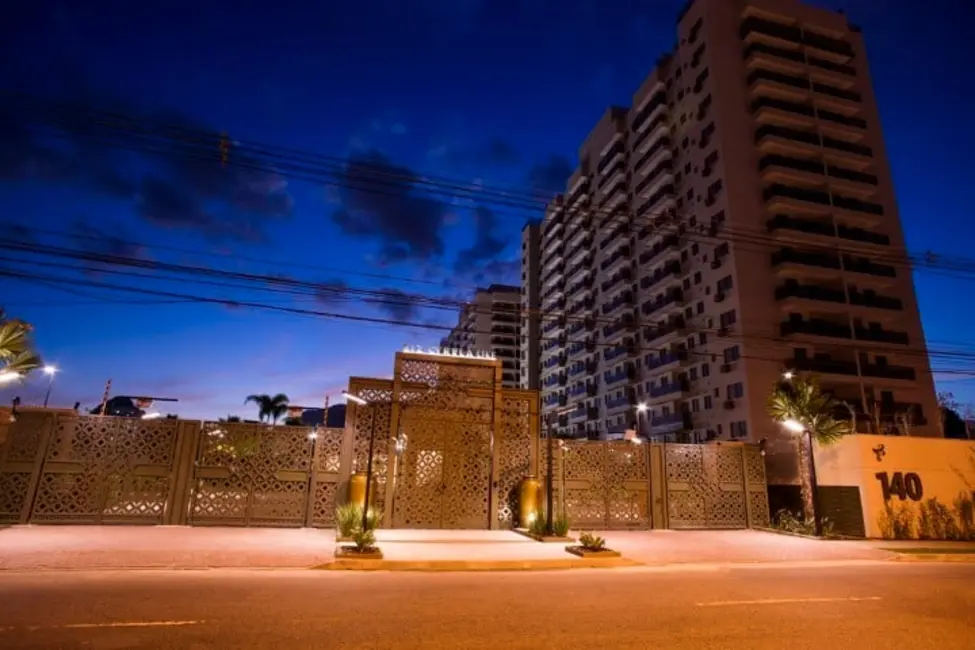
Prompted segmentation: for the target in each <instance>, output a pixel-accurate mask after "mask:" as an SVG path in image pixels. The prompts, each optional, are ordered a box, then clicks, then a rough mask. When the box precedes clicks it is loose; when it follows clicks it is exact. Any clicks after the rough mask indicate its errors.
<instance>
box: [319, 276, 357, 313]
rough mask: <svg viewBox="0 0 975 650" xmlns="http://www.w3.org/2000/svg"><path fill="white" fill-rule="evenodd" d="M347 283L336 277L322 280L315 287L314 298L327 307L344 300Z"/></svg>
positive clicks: (347, 287)
mask: <svg viewBox="0 0 975 650" xmlns="http://www.w3.org/2000/svg"><path fill="white" fill-rule="evenodd" d="M348 289H349V285H348V284H346V282H345V281H344V280H340V279H338V278H336V279H333V280H328V281H326V282H322V283H320V284H318V285H317V286H316V287H315V300H317V301H318V302H320V303H321V304H323V305H325V306H327V307H333V306H335V305H336V304H338V303H340V302H343V301H345V299H346V296H345V293H346V291H348Z"/></svg>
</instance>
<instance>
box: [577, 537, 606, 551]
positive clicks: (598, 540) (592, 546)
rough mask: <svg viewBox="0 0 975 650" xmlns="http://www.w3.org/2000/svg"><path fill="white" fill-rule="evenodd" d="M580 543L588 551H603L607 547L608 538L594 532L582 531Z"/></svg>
mask: <svg viewBox="0 0 975 650" xmlns="http://www.w3.org/2000/svg"><path fill="white" fill-rule="evenodd" d="M579 543H580V544H581V545H582V548H584V549H586V550H587V551H601V550H603V548H605V547H606V540H605V539H603V538H602V537H598V536H596V535H593V534H592V533H582V534H581V535H579Z"/></svg>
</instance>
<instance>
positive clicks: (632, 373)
mask: <svg viewBox="0 0 975 650" xmlns="http://www.w3.org/2000/svg"><path fill="white" fill-rule="evenodd" d="M633 379H636V368H634V366H633V364H631V363H627V364H625V365H624V366H622V367H620V368H618V369H616V370H615V371H613V370H607V371H605V372H604V373H603V383H604V384H605V385H606V386H615V385H616V384H619V383H620V382H624V381H631V380H633Z"/></svg>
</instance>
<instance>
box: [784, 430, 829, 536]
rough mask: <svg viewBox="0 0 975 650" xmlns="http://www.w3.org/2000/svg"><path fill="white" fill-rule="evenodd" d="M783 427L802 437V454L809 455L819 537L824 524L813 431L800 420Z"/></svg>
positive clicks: (810, 482) (813, 516)
mask: <svg viewBox="0 0 975 650" xmlns="http://www.w3.org/2000/svg"><path fill="white" fill-rule="evenodd" d="M782 426H783V427H785V428H786V430H788V431H791V432H792V433H795V434H798V435H800V436H802V438H801V439H800V440H801V445H802V447H803V449H802V450H801V452H800V453H802V454H807V453H808V454H809V456H808V458H809V491H810V492H811V496H812V513H810V514H812V518H813V526H814V529H815V531H816V536H817V537H822V535H823V522H822V521H821V520H820V518H819V482H818V481H817V480H816V454H815V453H814V452H813V444H812V431H810V430H809V427H807V426H806V425H804V424H803V423H802V422H800V421H798V420H793V419H789V420H783V421H782Z"/></svg>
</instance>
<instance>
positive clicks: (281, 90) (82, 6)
mask: <svg viewBox="0 0 975 650" xmlns="http://www.w3.org/2000/svg"><path fill="white" fill-rule="evenodd" d="M18 4H21V3H18ZM28 4H29V6H26V7H25V6H21V7H19V8H16V9H14V10H13V17H12V18H10V17H8V18H5V20H4V25H3V26H2V27H0V41H2V42H3V45H2V46H0V47H2V48H3V49H2V50H0V51H2V53H3V58H2V63H0V66H2V67H0V72H2V74H0V78H2V79H3V80H4V81H3V82H2V83H0V86H2V87H3V89H5V90H7V89H11V88H16V89H19V90H26V91H29V92H31V93H43V94H47V95H53V96H57V97H61V98H64V99H66V100H68V101H71V102H72V103H77V104H86V105H95V106H97V107H100V108H104V109H108V110H117V111H120V112H125V113H126V114H139V115H147V116H150V117H151V118H152V119H157V120H166V121H167V122H169V123H172V122H179V123H181V124H189V125H192V126H193V127H194V128H201V129H202V128H206V129H208V130H209V129H213V130H215V131H225V132H227V133H228V134H230V136H231V137H232V138H235V139H239V140H241V141H245V142H246V141H256V142H261V143H266V144H270V145H274V146H277V147H291V148H295V149H300V150H303V151H309V152H315V153H320V154H324V155H329V156H336V157H339V156H341V157H345V156H351V157H352V158H353V159H361V158H366V159H368V160H370V161H372V162H379V163H381V164H385V165H389V166H390V168H391V169H394V170H397V171H398V173H400V174H407V175H409V174H412V175H413V176H414V177H415V178H420V177H423V176H431V175H432V176H438V177H448V178H451V179H456V180H457V181H458V182H460V183H463V184H470V185H472V186H475V187H476V186H478V185H480V184H485V185H489V186H506V187H511V188H514V189H515V190H516V191H517V192H518V193H520V194H521V193H527V192H530V191H532V189H533V188H534V189H537V190H546V189H548V188H550V187H552V186H553V184H557V183H558V182H559V181H560V179H562V178H564V176H565V175H566V173H567V171H568V170H569V169H570V166H571V165H574V163H575V152H576V148H577V146H578V144H579V143H580V142H581V141H582V138H583V137H584V136H585V135H586V133H587V132H588V130H589V129H590V128H591V127H592V126H593V124H594V123H595V122H596V120H597V119H598V118H599V116H600V115H601V113H602V112H603V110H604V109H605V108H606V106H608V105H609V104H612V103H618V104H625V103H628V99H629V97H630V96H631V94H632V92H633V91H634V90H635V89H636V88H637V86H638V85H639V84H640V82H641V81H642V79H643V78H644V76H645V75H646V74H647V72H648V71H649V70H650V68H651V67H652V66H653V63H654V61H655V59H656V58H657V56H658V55H659V54H661V53H662V52H664V51H666V50H668V49H669V48H670V47H671V46H672V44H673V41H674V34H675V31H674V29H675V27H674V24H675V23H674V20H675V17H676V14H677V11H678V10H679V9H680V7H681V5H682V4H683V0H673V1H659V2H651V1H645V2H623V1H622V0H604V1H602V2H596V1H595V0H566V1H564V2H558V3H544V2H540V1H539V2H535V1H529V0H520V1H514V0H491V1H490V2H488V1H487V0H452V1H449V2H448V1H447V0H444V1H442V2H439V1H437V0H415V1H413V2H401V1H399V0H360V1H359V2H355V3H321V2H281V3H267V2H260V3H257V2H253V1H250V0H246V1H238V2H232V3H231V2H223V1H222V0H221V1H217V0H214V1H212V2H203V3H199V2H197V3H189V2H165V3H159V2H154V1H150V2H143V3H131V2H107V1H97V0H89V1H87V2H60V3H49V2H34V3H28ZM821 4H822V5H824V6H828V7H832V8H837V7H841V6H842V7H843V8H845V10H846V12H847V14H848V15H849V16H850V18H851V20H852V21H853V22H856V23H858V24H860V25H861V26H862V27H863V30H864V33H865V36H866V40H867V46H868V50H869V51H868V53H869V57H870V62H871V65H872V72H873V78H874V83H875V87H876V92H877V95H878V99H879V103H880V108H881V115H882V119H883V124H884V129H885V133H886V138H887V147H888V151H889V154H890V158H891V163H892V166H893V171H894V179H895V182H896V188H897V194H898V198H899V202H900V207H901V213H902V218H903V220H904V225H905V230H906V233H907V240H908V244H909V247H910V249H911V251H912V252H915V253H920V252H923V251H926V250H933V251H937V252H939V253H943V254H946V255H955V256H970V255H972V253H971V251H970V248H971V246H970V242H971V241H972V239H971V234H972V226H971V220H970V214H971V212H970V205H971V201H970V197H969V192H970V190H969V187H968V185H969V182H970V180H971V179H972V178H973V177H975V164H973V162H972V158H971V153H970V152H971V151H972V150H975V136H973V130H972V129H971V128H970V119H971V116H972V115H975V100H973V94H972V93H973V90H972V84H971V75H970V69H969V68H968V67H967V65H966V63H965V61H966V60H968V59H970V58H971V55H972V50H973V48H972V47H971V46H970V44H969V43H970V40H971V39H970V37H969V35H968V34H966V33H965V32H966V30H967V29H968V26H969V25H970V24H971V22H970V16H968V15H964V14H963V12H966V11H968V10H967V9H966V8H965V7H964V3H960V2H951V1H948V0H937V1H933V2H927V3H925V4H924V9H925V11H924V12H923V13H919V12H917V10H916V7H917V4H916V3H910V2H906V1H905V0H886V1H885V2H882V3H881V2H871V1H868V0H854V1H850V2H844V3H837V2H827V3H821ZM9 11H10V10H9V9H8V13H9ZM0 117H4V120H5V123H4V124H2V125H0V136H3V137H2V138H0V208H2V212H0V215H2V218H3V219H4V220H5V221H7V222H14V223H21V224H24V225H27V226H29V227H31V228H35V229H36V228H42V229H46V230H51V231H57V232H69V233H75V234H76V235H77V234H81V235H83V236H82V237H81V238H79V237H74V238H72V237H64V236H55V235H38V233H36V232H35V233H33V236H34V237H35V239H37V240H38V241H41V242H43V243H56V244H59V245H63V246H72V247H87V248H91V247H95V248H97V249H98V250H102V251H108V252H112V253H122V254H126V255H136V256H139V257H144V258H146V259H150V260H155V261H164V262H176V263H182V264H193V265H206V266H211V267H214V268H221V269H228V270H233V271H246V272H252V273H259V274H284V275H288V276H290V277H293V278H297V279H301V280H308V281H313V282H329V283H336V282H338V281H342V282H344V283H345V284H346V285H347V286H352V287H361V288H371V289H398V290H401V291H403V292H408V293H423V294H426V295H431V296H441V297H449V298H455V297H458V296H462V295H464V294H468V293H469V292H470V291H471V290H472V289H473V288H474V287H475V286H476V285H478V284H486V283H489V282H492V281H516V280H517V275H518V274H517V271H516V269H517V263H516V262H517V259H518V247H519V236H518V233H519V231H520V228H521V226H522V224H523V223H524V221H525V219H526V218H529V217H532V216H536V215H534V214H533V213H532V212H531V211H528V210H526V209H523V208H517V207H516V208H512V207H503V206H502V207H499V206H493V205H477V204H472V203H471V202H469V201H447V202H437V201H430V200H427V199H423V198H422V197H418V195H417V193H416V192H415V191H411V190H412V188H411V185H410V184H409V182H403V183H401V184H399V185H397V186H396V187H394V188H392V191H391V193H390V194H389V195H386V196H383V197H378V198H377V196H375V195H372V196H369V195H363V194H362V193H354V192H349V191H348V190H343V189H340V188H329V187H326V186H324V185H322V184H315V183H310V182H307V181H306V180H300V179H296V178H294V177H289V175H288V174H273V173H270V172H269V171H258V172H251V173H244V172H240V171H236V172H226V171H225V170H224V171H223V173H222V174H221V173H220V172H219V171H218V170H215V169H213V168H212V166H206V165H200V164H199V163H197V164H194V163H193V161H187V160H182V161H180V160H178V159H175V160H174V159H154V158H151V157H146V156H143V155H139V154H135V153H131V152H128V153H126V152H122V151H117V150H116V151H113V150H110V149H108V150H106V149H104V148H103V147H101V146H99V145H98V143H93V142H91V141H90V138H86V137H85V133H84V131H83V130H82V129H75V130H74V131H73V132H72V134H71V137H69V138H67V139H66V140H65V139H62V140H59V141H56V142H54V141H51V140H49V139H48V140H45V139H44V138H43V137H40V136H37V135H36V133H34V134H32V135H30V136H29V137H24V135H23V134H24V132H23V131H22V130H19V128H20V127H21V126H23V125H21V124H11V121H12V120H13V118H10V117H9V116H5V115H3V114H2V112H0ZM15 135H16V136H17V137H15ZM232 155H233V154H232ZM479 208H480V209H479ZM484 208H488V209H487V210H485V209H484ZM404 223H408V224H409V225H408V227H407V226H405V225H404ZM99 233H103V234H109V235H114V236H115V237H117V238H121V239H125V240H134V241H138V242H142V243H144V244H148V245H149V246H146V247H142V248H138V247H131V246H125V245H121V244H119V243H118V242H117V241H114V240H112V239H110V238H109V239H102V241H101V242H100V243H99V242H95V241H93V240H91V239H85V238H84V237H85V236H91V235H93V234H94V235H95V236H100V235H99ZM172 248H179V249H183V250H182V251H174V250H172ZM186 251H194V252H193V253H190V252H186ZM0 264H4V265H5V266H6V265H8V264H10V263H9V262H0ZM316 267H318V268H316ZM16 268H19V269H26V268H36V267H28V266H24V265H22V264H19V265H16ZM44 272H45V273H54V274H61V275H65V274H67V272H64V271H57V270H54V271H52V270H50V269H47V270H44ZM356 273H374V274H384V275H388V276H390V278H382V279H380V278H373V277H365V276H362V275H355V274H356ZM76 277H78V278H79V279H80V280H82V281H84V282H93V281H94V282H98V281H105V282H109V281H111V282H120V283H125V284H138V286H142V287H145V288H149V289H154V290H166V291H177V292H186V293H193V294H198V295H208V296H219V297H230V298H233V299H236V300H254V301H262V302H272V303H274V304H279V305H292V306H299V307H305V308H309V309H324V310H328V311H341V312H347V313H356V314H364V315H373V316H380V317H388V316H390V315H391V316H395V317H402V316H408V317H410V318H411V319H416V320H419V321H422V322H427V323H449V322H450V321H451V320H452V318H453V315H452V314H450V313H448V312H444V311H438V310H425V311H420V312H415V313H403V311H404V310H402V309H395V308H389V307H385V308H384V307H382V306H375V305H361V304H358V303H349V302H344V303H343V302H341V301H340V302H336V301H334V300H326V301H322V300H316V299H315V298H314V297H310V296H309V297H301V298H285V297H283V296H281V295H278V294H273V293H263V292H259V291H241V290H228V289H219V288H214V287H205V286H199V285H192V284H182V283H180V284H177V283H174V282H162V281H158V280H138V281H136V282H133V281H132V280H131V279H128V278H119V277H109V276H106V275H105V274H94V273H92V272H88V273H86V274H84V275H78V276H76ZM393 278H395V279H393ZM916 283H917V287H918V292H919V295H920V301H921V309H922V313H923V319H924V325H925V330H926V334H927V337H928V339H929V345H930V347H932V348H936V349H938V350H945V349H950V348H956V347H960V346H966V345H968V346H970V345H971V344H970V343H969V341H970V339H971V335H970V333H969V332H970V330H969V328H968V326H967V323H969V322H971V320H972V319H973V318H975V308H973V306H972V304H971V301H968V300H964V299H963V297H964V296H967V295H968V293H969V291H970V287H971V282H970V281H967V280H963V279H953V278H950V277H946V276H944V275H936V274H933V273H931V272H929V271H925V272H920V273H918V274H916ZM0 291H2V293H0V296H2V300H3V303H4V304H5V305H6V307H7V309H8V311H9V312H10V313H12V314H13V315H16V316H19V317H23V318H26V319H28V320H30V321H31V322H32V323H34V324H35V325H36V336H37V342H38V344H39V346H40V349H41V351H42V353H43V354H44V356H45V358H46V359H48V360H49V361H52V362H55V363H57V364H58V365H59V366H60V367H62V368H63V373H62V374H61V375H60V376H59V377H58V380H57V387H56V390H55V401H58V400H60V401H62V402H64V403H67V404H70V403H73V402H74V401H76V400H80V401H82V402H83V403H85V404H87V405H91V404H94V403H95V402H97V400H98V398H99V396H100V394H101V390H102V387H103V385H104V382H105V380H106V379H107V378H109V377H111V378H112V379H113V381H114V387H115V390H116V392H117V393H122V394H146V393H149V394H154V395H162V396H172V397H177V398H179V399H180V405H179V406H178V408H176V409H175V410H177V411H178V412H179V413H181V414H182V415H184V416H209V417H216V416H221V415H225V414H227V413H241V414H249V413H248V410H247V409H245V407H244V406H243V399H244V396H245V395H247V394H248V393H252V392H277V391H283V392H286V393H288V394H289V395H290V396H291V397H292V401H293V402H295V403H301V404H308V405H317V404H318V403H319V402H320V401H321V399H322V395H323V394H324V393H325V392H332V393H333V394H336V393H337V392H338V390H339V389H340V388H341V387H342V386H344V385H345V382H346V379H347V377H348V376H349V375H350V374H356V375H385V374H388V373H389V372H390V370H391V362H392V354H393V352H394V351H395V350H396V349H398V348H399V347H400V346H401V345H402V344H404V343H431V344H432V343H433V342H434V341H436V340H438V339H439V337H440V335H441V333H439V332H431V331H426V332H424V331H422V330H420V331H417V330H409V329H402V328H395V327H391V326H384V325H368V324H361V323H343V322H336V321H333V320H326V319H322V318H314V317H302V316H296V315H287V314H276V313H267V312H262V311H258V310H253V309H248V308H228V307H225V306H209V305H199V304H193V303H183V302H173V301H166V302H165V303H162V302H156V304H146V303H147V301H158V300H160V299H159V298H157V297H152V296H141V297H140V296H134V295H132V294H125V293H116V292H113V291H109V290H106V289H99V288H94V287H84V286H82V285H77V286H75V287H74V288H71V289H67V290H66V289H65V288H64V287H62V288H56V287H51V286H49V285H39V284H37V283H25V282H22V281H14V280H9V279H3V280H0ZM113 301H115V302H113ZM133 301H143V302H142V303H138V304H133ZM936 365H937V366H939V367H942V366H944V365H945V362H943V361H939V362H936ZM955 365H957V366H958V367H962V368H970V367H971V364H967V365H966V364H965V363H959V364H955ZM939 379H941V378H939ZM42 384H43V381H42V379H41V378H40V377H37V378H34V379H32V380H30V381H29V382H28V385H27V386H19V387H15V388H12V389H8V390H6V391H4V394H3V395H2V396H0V397H3V399H9V397H10V396H11V395H12V394H15V393H16V394H20V395H22V397H23V398H24V400H25V401H31V400H33V399H36V398H37V397H38V396H39V395H42V394H43V385H42ZM939 385H940V387H941V388H942V389H950V390H953V391H954V392H955V393H956V395H958V396H961V397H964V398H966V399H967V398H971V397H973V396H975V391H973V390H972V389H973V388H975V382H969V381H966V380H959V379H958V378H957V376H954V375H952V376H946V377H945V378H944V380H943V381H941V383H940V384H939Z"/></svg>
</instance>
